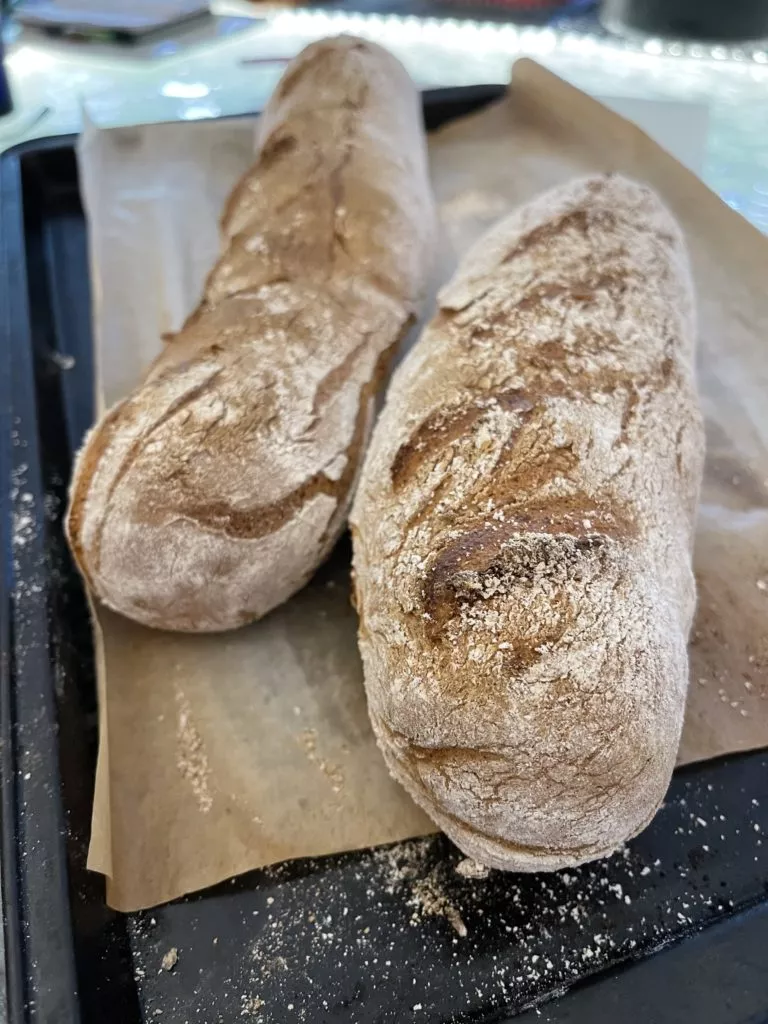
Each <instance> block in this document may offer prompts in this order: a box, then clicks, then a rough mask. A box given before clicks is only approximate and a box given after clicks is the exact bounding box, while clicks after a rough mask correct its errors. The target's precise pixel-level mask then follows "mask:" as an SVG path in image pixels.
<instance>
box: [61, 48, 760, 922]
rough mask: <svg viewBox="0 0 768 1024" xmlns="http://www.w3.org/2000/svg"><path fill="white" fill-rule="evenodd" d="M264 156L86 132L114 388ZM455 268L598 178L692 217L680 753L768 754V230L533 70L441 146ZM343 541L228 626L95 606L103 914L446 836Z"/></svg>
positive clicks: (232, 142)
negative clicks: (573, 188) (697, 405)
mask: <svg viewBox="0 0 768 1024" xmlns="http://www.w3.org/2000/svg"><path fill="white" fill-rule="evenodd" d="M252 150H253V124H252V123H248V122H245V121H226V122H213V123H212V122H207V123H204V124H200V123H198V124H175V125H154V126H149V127H144V128H131V129H116V130H110V131H107V132H104V131H96V130H94V129H92V128H89V129H87V130H86V133H85V135H84V138H83V141H82V145H81V149H80V154H79V156H80V165H81V173H82V175H83V185H84V194H85V201H86V206H87V212H88V217H89V230H90V241H91V259H92V268H93V269H92V274H93V280H94V294H95V296H96V301H95V325H96V339H97V349H98V366H99V372H98V381H99V391H100V395H99V399H100V401H104V400H106V402H107V403H110V402H112V401H113V400H114V399H116V398H118V397H120V396H121V395H123V394H124V393H125V392H126V391H127V390H128V389H129V388H130V387H131V386H132V385H133V384H134V382H136V381H137V380H138V379H140V377H141V373H142V371H143V369H144V368H145V367H146V365H147V363H148V362H149V361H150V359H151V358H152V357H153V356H154V355H155V354H156V351H157V349H158V347H159V346H160V344H161V341H160V338H161V335H162V334H163V332H165V331H168V330H173V329H175V328H176V327H178V326H179V324H180V322H181V321H182V319H183V317H184V316H185V315H186V313H187V312H188V311H189V309H190V308H191V307H192V306H193V305H194V303H195V301H196V299H197V297H198V294H199V290H200V286H201V282H202V279H203V277H204V275H205V273H206V272H207V271H208V269H209V267H210V265H211V264H212V262H213V260H214V259H215V255H216V250H217V227H216V220H217V216H218V212H219V210H220V209H221V207H222V205H223V202H224V199H225V197H226V195H227V194H228V192H229V190H230V188H231V187H232V185H233V184H234V182H235V180H236V178H237V177H238V175H239V174H240V173H241V171H242V170H243V169H244V168H245V167H246V166H247V165H248V163H249V161H250V159H251V156H252ZM430 151H431V160H432V173H433V181H434V185H435V189H436V192H437V195H438V199H439V202H440V209H441V214H442V219H443V229H444V234H445V244H444V245H443V246H442V247H441V252H442V263H443V265H442V267H441V268H440V276H442V277H444V276H445V275H446V274H447V273H449V272H450V269H451V266H452V265H453V263H454V262H455V260H456V258H457V256H458V254H460V253H461V251H463V249H464V248H465V247H466V246H467V245H468V244H469V243H470V242H471V241H472V240H473V239H474V238H475V237H476V236H477V234H478V233H479V232H480V231H482V230H484V229H485V228H486V227H487V226H488V225H489V224H490V223H492V222H493V221H494V220H496V219H497V218H498V217H499V216H501V215H503V213H504V212H505V211H506V210H507V209H508V208H509V207H510V206H514V205H516V204H518V203H520V202H522V201H525V200H526V199H528V198H530V197H531V196H532V195H534V194H535V193H537V192H539V191H540V190H542V189H544V188H547V187H549V186H551V185H554V184H556V183H558V182H561V181H564V180H567V179H568V178H569V177H571V176H573V175H576V174H582V173H586V172H589V171H594V170H600V171H611V170H617V171H622V172H624V173H626V174H628V175H631V176H633V177H635V178H637V179H638V180H641V181H645V182H647V183H648V184H650V185H652V186H653V187H654V188H655V189H656V190H657V191H658V192H659V193H660V194H661V195H662V197H663V198H664V200H665V201H666V203H667V204H668V205H669V206H670V208H671V209H672V210H673V211H674V213H675V214H676V215H677V217H678V218H679V220H680V222H681V223H682V225H683V227H684V229H685V232H686V235H687V238H688V244H689V247H690V250H691V254H692V259H693V265H694V273H695V279H696V285H697V289H698V295H699V306H700V323H701V330H700V359H699V363H700V386H701V391H702V396H703V404H704V409H705V415H706V420H707V436H708V445H709V450H708V457H707V467H706V480H705V485H704V491H703V496H702V505H701V511H700V520H699V527H698V532H697V537H696V551H695V563H696V573H697V577H698V583H699V611H698V616H697V621H696V624H695V630H694V634H693V637H692V643H691V664H692V668H691V675H692V681H691V689H690V698H689V705H688V712H687V718H686V725H685V730H684V736H683V741H682V746H681V751H680V760H681V762H685V761H694V760H700V759H704V758H708V757H713V756H715V755H718V754H722V753H725V752H729V751H735V750H746V749H750V748H754V747H759V746H764V745H768V632H767V631H766V624H767V623H768V400H767V396H768V290H767V289H766V281H767V280H768V273H767V272H768V239H766V238H764V237H763V236H762V235H761V234H760V233H759V232H758V231H757V230H756V229H754V228H752V227H751V226H750V225H749V224H748V223H747V222H746V221H744V220H743V219H742V218H741V217H740V216H739V215H737V214H736V213H734V212H733V211H732V210H731V209H729V207H727V206H726V205H725V204H724V203H722V202H721V201H720V200H719V199H718V198H717V197H716V196H715V195H714V194H713V193H711V192H710V191H709V190H708V189H707V188H706V187H705V186H704V185H703V184H702V183H701V182H700V181H699V180H698V179H697V178H696V177H695V176H694V175H693V174H691V173H690V172H689V171H687V170H686V169H685V168H684V167H683V166H682V165H681V164H679V163H678V162H677V161H676V160H675V159H674V158H672V157H671V156H670V155H669V154H667V153H666V152H664V151H663V150H662V149H661V148H659V146H657V145H656V143H654V142H652V141H651V140H650V139H649V138H648V137H647V136H646V135H644V134H643V133H642V132H641V131H640V130H639V129H638V128H636V127H635V126H634V125H632V124H630V123H629V122H627V121H625V120H623V119H622V118H620V117H619V116H617V115H616V114H614V113H611V112H610V111H609V110H607V109H606V108H605V107H603V106H601V105H600V104H599V103H597V102H596V101H595V100H592V99H590V98H589V97H587V96H585V95H584V94H583V93H581V92H579V91H578V90H576V89H574V88H572V87H570V86H568V85H566V84H565V83H563V82H562V81H560V80H559V79H557V78H556V77H555V76H553V75H552V74H550V73H549V72H547V71H545V70H544V69H543V68H541V67H539V66H538V65H536V64H534V63H533V62H531V61H528V60H524V61H519V62H518V63H517V64H516V65H515V70H514V76H513V83H512V88H511V90H510V93H509V94H508V96H507V98H505V99H504V100H503V101H501V102H500V103H499V104H498V105H496V106H494V107H492V108H490V109H488V110H486V111H484V112H481V113H479V114H476V115H473V116H470V117H469V118H466V119H464V120H462V121H460V122H455V123H454V124H452V125H450V126H448V127H447V128H445V129H444V130H442V131H441V132H440V133H438V134H437V135H436V136H434V137H433V138H432V140H431V146H430ZM348 576H349V548H348V542H347V541H344V542H342V543H341V544H340V546H339V548H338V549H337V550H336V552H335V553H334V555H333V556H332V558H331V560H330V562H329V563H328V564H327V565H326V566H325V567H324V568H323V569H322V570H321V571H320V572H319V573H318V574H317V576H316V577H315V579H314V580H313V581H312V582H311V583H310V585H309V586H308V587H307V588H306V589H305V590H304V591H302V592H301V593H300V594H299V595H297V596H296V597H295V598H294V599H293V600H292V601H290V602H289V603H288V604H286V605H284V606H283V607H282V608H279V609H277V610H276V611H275V612H273V613H272V614H271V615H269V616H268V617H267V618H266V619H264V620H263V621H262V622H260V623H257V624H256V625H254V626H251V627H247V628H245V629H243V630H240V631H237V632H234V633H230V634H225V635H218V636H199V637H194V636H186V635H179V634H169V633H159V632H153V631H151V630H147V629H144V628H142V627H140V626H137V625H135V624H133V623H131V622H129V621H128V620H125V619H122V618H120V617H119V616H116V615H113V614H111V613H109V612H107V611H106V610H104V609H103V608H97V609H96V611H95V616H96V621H95V636H96V648H97V667H98V677H99V687H100V698H101V704H100V728H101V735H100V747H99V760H98V768H97V780H96V793H95V801H94V811H93V831H92V837H91V847H90V853H89V866H90V867H91V868H93V869H94V870H97V871H100V872H102V873H103V874H105V875H106V876H107V879H108V884H107V894H108V900H109V902H110V904H111V905H112V906H114V907H116V908H118V909H122V910H133V909H137V908H140V907H146V906H151V905H153V904H156V903H160V902H164V901H166V900H169V899H172V898H174V897H177V896H180V895H182V894H184V893H187V892H191V891H194V890H196V889H200V888H202V887H204V886H207V885H211V884H213V883H215V882H217V881H220V880H222V879H225V878H227V877H230V876H232V875H235V874H238V873H240V872H243V871H246V870H249V869H252V868H256V867H259V866H263V865H265V864H268V863H272V862H276V861H279V860H283V859H287V858H292V857H301V856H309V855H320V854H327V853H332V852H338V851H341V850H348V849H353V848H359V847H363V846H370V845H374V844H378V843H384V842H389V841H394V840H397V839H402V838H405V837H409V836H414V835H418V834H423V833H425V832H429V831H433V830H434V826H433V825H432V824H431V822H430V821H429V820H428V819H427V818H426V817H425V816H424V815H423V814H422V813H421V811H419V810H418V809H417V808H416V807H415V806H414V805H413V804H412V803H411V801H410V800H409V798H408V797H407V796H406V795H405V793H404V792H403V791H402V790H401V789H400V788H399V787H398V786H397V785H396V784H395V783H393V782H392V781H391V780H390V779H389V777H388V775H387V773H386V770H385V769H384V765H383V762H382V759H381V757H380V755H379V753H378V750H377V749H376V746H375V743H374V740H373V736H372V734H371V731H370V728H369V725H368V719H367V714H366V709H365V697H364V691H363V685H362V677H361V668H360V663H359V659H358V655H357V649H356V641H355V627H356V623H355V615H354V612H353V611H352V609H351V607H350V604H349V585H348Z"/></svg>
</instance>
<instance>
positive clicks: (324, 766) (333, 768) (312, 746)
mask: <svg viewBox="0 0 768 1024" xmlns="http://www.w3.org/2000/svg"><path fill="white" fill-rule="evenodd" d="M294 713H295V709H294ZM298 743H299V746H300V747H301V748H302V749H303V751H304V753H305V754H306V755H307V760H308V761H310V762H311V763H312V764H315V765H317V767H318V768H319V769H320V771H321V772H322V773H323V775H325V776H326V777H327V779H328V781H329V782H330V783H331V789H332V790H333V792H334V793H340V792H341V788H342V786H343V785H344V773H343V772H342V770H341V768H340V767H339V765H337V764H334V763H333V762H332V761H326V760H324V759H323V758H321V757H320V756H319V755H318V753H317V730H316V729H302V731H301V732H300V733H299V736H298Z"/></svg>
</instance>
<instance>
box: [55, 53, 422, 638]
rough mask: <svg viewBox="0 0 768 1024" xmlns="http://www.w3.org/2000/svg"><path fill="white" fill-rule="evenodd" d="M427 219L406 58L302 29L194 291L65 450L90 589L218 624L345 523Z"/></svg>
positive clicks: (246, 613)
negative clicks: (105, 407)
mask: <svg viewBox="0 0 768 1024" xmlns="http://www.w3.org/2000/svg"><path fill="white" fill-rule="evenodd" d="M433 226H434V213H433V201H432V197H431V192H430V185H429V179H428V173H427V164H426V146H425V140H424V133H423V128H422V121H421V106H420V102H419V97H418V94H417V92H416V90H415V88H414V86H413V84H412V82H411V80H410V79H409V77H408V75H407V73H406V72H405V70H404V68H403V67H402V66H401V65H400V64H399V63H398V61H397V60H396V59H395V58H394V57H393V56H392V55H391V54H389V53H387V52H386V51H385V50H383V49H381V48H380V47H378V46H375V45H373V44H371V43H368V42H364V41H362V40H359V39H354V38H351V37H344V36H342V37H339V38H336V39H329V40H324V41H322V42H319V43H315V44H313V45H311V46H309V47H307V49H306V50H304V51H303V53H301V54H300V55H299V56H298V57H297V58H296V60H294V61H293V62H292V63H291V64H290V65H289V66H288V68H287V70H286V72H285V74H284V75H283V77H282V79H281V81H280V83H279V84H278V86H277V89H276V91H275V93H274V96H273V97H272V99H271V101H270V103H269V105H268V107H267V109H266V111H265V113H264V115H263V117H262V118H261V121H260V129H259V149H258V157H257V160H256V163H255V165H254V166H253V168H252V169H251V170H250V171H249V172H248V173H247V174H246V175H245V177H244V178H243V180H242V181H241V182H240V184H239V185H238V186H237V188H236V189H235V191H234V193H233V195H232V197H231V199H230V201H229V203H228V206H227V208H226V211H225V214H224V218H223V232H224V249H223V253H222V256H221V258H220V260H219V262H218V263H217V264H216V266H215V267H214V269H213V271H212V273H211V274H210V276H209V279H208V281H207V284H206V287H205V293H204V296H203V299H202V301H201V303H200V306H199V307H198V308H197V310H195V312H194V313H193V314H192V316H191V317H190V318H189V320H188V321H187V323H186V324H185V325H184V327H183V328H182V330H181V331H180V333H179V334H177V335H176V336H175V337H174V338H173V339H172V340H170V341H169V343H168V344H167V345H166V347H165V350H164V351H163V352H162V354H161V355H160V357H159V358H158V359H157V361H156V362H155V363H154V365H153V366H152V368H151V370H150V372H149V374H148V376H147V378H146V381H145V382H144V383H143V384H142V385H141V386H140V387H139V388H138V389H137V390H136V391H135V392H134V393H133V394H132V395H131V396H130V397H129V398H127V399H126V400H125V401H123V402H121V403H120V404H118V405H116V406H115V407H114V408H112V409H111V410H110V411H109V412H108V413H107V414H106V416H105V417H104V418H103V419H102V420H101V422H100V423H99V424H98V425H97V426H96V427H95V428H94V430H93V431H92V432H91V434H90V436H89V437H88V439H87V442H86V444H85V447H84V449H83V450H82V452H81V453H80V456H79V458H78V461H77V465H76V469H75V474H74V481H73V484H72V490H71V504H70V511H69V518H68V532H69V538H70V543H71V546H72V549H73V551H74V554H75V557H76V559H77V562H78V564H79V566H80V568H81V570H82V572H83V574H84V576H85V577H86V579H87V581H88V583H89V584H90V586H91V588H92V590H93V591H94V592H95V594H96V595H97V596H98V597H99V598H100V599H101V600H102V601H103V602H104V603H105V604H107V605H109V606H110V607H111V608H114V609H115V610H117V611H119V612H122V613H124V614H125V615H128V616H130V617H131V618H133V619H136V620H138V621H139V622H142V623H145V624H146V625H148V626H155V627H158V628H163V629H178V630H200V631H202V630H220V629H228V628H231V627H234V626H238V625H241V624H243V623H245V622H248V621H251V620H253V619H256V618H259V617H260V616H262V615H264V614H265V613H266V612H268V611H269V610H270V609H271V608H274V607H275V606H276V605H277V604H279V603H280V602H282V601H285V600H286V599H287V598H288V597H290V596H291V595H292V594H293V593H294V592H295V591H296V590H298V589H299V588H300V587H301V586H302V585H303V584H304V583H305V582H306V581H307V580H308V579H309V577H310V576H311V575H312V573H313V572H314V570H315V569H316V567H317V566H318V564H319V563H320V562H321V561H322V560H323V558H324V557H325V556H326V555H327V553H328V552H329V551H330V549H331V547H332V546H333V543H334V541H335V540H336V538H337V537H338V535H339V533H340V531H341V529H342V528H343V526H344V524H345V521H346V515H347V511H348V504H349V500H350V498H351V493H352V489H353V486H354V484H355V482H356V477H357V473H358V469H359V465H360V462H361V459H362V455H363V453H364V450H365V446H366V442H367V439H368V434H369V429H370V425H371V418H372V410H373V404H374V400H375V395H376V392H377V390H378V389H379V388H380V385H381V384H382V382H383V379H384V377H385V372H386V369H387V367H388V364H389V362H390V359H391V357H392V356H393V354H394V351H395V349H396V347H397V344H398V342H399V340H400V338H401V337H402V335H403V334H404V332H405V331H406V329H407V327H408V326H409V324H410V323H411V322H412V320H413V318H414V314H415V313H416V311H417V308H418V305H419V302H420V300H421V297H422V295H423V293H424V290H425V286H426V282H427V278H428V274H429V269H430V263H431V258H432V248H433ZM137 301H139V297H138V296H137Z"/></svg>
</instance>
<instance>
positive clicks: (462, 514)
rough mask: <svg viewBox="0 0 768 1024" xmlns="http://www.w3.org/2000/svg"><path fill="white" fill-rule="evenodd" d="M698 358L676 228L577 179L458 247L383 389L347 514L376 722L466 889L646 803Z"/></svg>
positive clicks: (600, 851) (676, 692) (558, 854)
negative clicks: (460, 862) (459, 257)
mask: <svg viewBox="0 0 768 1024" xmlns="http://www.w3.org/2000/svg"><path fill="white" fill-rule="evenodd" d="M694 335H695V323H694V307H693V295H692V286H691V282H690V275H689V269H688V261H687V256H686V252H685V248H684V244H683V240H682V238H681V235H680V232H679V229H678V227H677V225H676V224H675V222H674V220H673V218H672V217H671V215H670V214H669V213H668V212H667V211H666V210H665V209H664V207H663V206H662V205H661V203H660V202H659V200H658V199H657V197H656V196H655V195H654V194H653V193H652V192H651V191H650V190H649V189H647V188H644V187H642V186H640V185H637V184H634V183H633V182H630V181H627V180H625V179H623V178H620V177H617V176H605V177H594V178H589V179H585V180H579V181H575V182H573V183H571V184H569V185H566V186H562V187H560V188H557V189H555V190H553V191H552V192H549V193H547V194H546V195H543V196H541V197H540V198H538V199H537V200H535V201H534V202H532V203H530V204H528V205H527V206H525V207H523V208H522V209H520V210H519V211H518V212H516V213H515V214H513V215H512V216H510V217H509V218H507V219H505V220H504V221H502V222H501V223H500V224H498V225H497V226H496V227H495V228H494V229H493V230H492V231H490V232H489V233H488V234H487V235H486V236H485V237H484V238H483V239H481V240H480V241H479V242H478V243H477V244H476V245H475V246H474V247H473V249H472V250H471V251H470V253H469V254H468V255H467V256H466V258H465V259H464V261H463V263H462V264H461V266H460V268H459V270H458V271H457V273H456V275H455V276H454V278H453V280H452V281H451V282H450V283H449V284H448V285H447V286H446V287H445V288H444V289H443V292H442V293H441V296H440V308H439V310H438V312H437V315H436V316H435V318H434V320H433V322H432V323H431V324H430V325H429V326H428V327H427V329H426V330H425V332H424V334H423V336H422V338H421V339H420V341H419V342H418V343H417V345H416V347H415V348H414V349H413V351H412V352H411V353H410V354H409V356H408V357H407V359H406V360H405V361H404V363H403V365H402V366H401V367H400V368H399V370H398V371H397V373H396V374H395V377H394V379H393V382H392V384H391V387H390V389H389V392H388V395H387V401H386V405H385V408H384V411H383V413H382V416H381V417H380V419H379V422H378V423H377V425H376V428H375V430H374V434H373V439H372V442H371V446H370V449H369V453H368V456H367V458H366V461H365V465H364V468H363V473H362V476H361V482H360V486H359V489H358V493H357V497H356V499H355V502H354V507H353V515H352V524H353V541H354V565H355V588H356V603H357V608H358V612H359V614H360V649H361V652H362V656H363V662H364V667H365V683H366V689H367V692H368V703H369V709H370V714H371V720H372V722H373V726H374V729H375V731H376V735H377V738H378V741H379V744H380V746H381V749H382V751H383V753H384V756H385V758H386V760H387V764H388V766H389V768H390V771H391V772H392V774H393V775H394V776H395V778H397V779H398V780H399V781H400V782H401V783H402V784H403V785H404V786H405V787H406V788H407V789H408V791H409V792H410V793H411V794H412V796H413V797H414V799H415V800H416V801H417V802H418V803H419V804H421V806H422V807H424V809H425V810H426V811H427V812H428V813H429V814H430V815H431V816H432V817H433V819H434V820H435V821H436V822H437V824H438V825H440V827H441V828H443V829H444V830H445V831H446V832H447V833H448V835H449V836H450V837H451V838H452V839H453V840H454V841H455V842H456V843H457V844H458V845H459V846H460V847H461V848H462V849H463V850H464V851H465V853H467V854H469V855H470V856H472V857H475V858H476V859H477V860H479V861H481V862H482V863H484V864H488V865H490V866H492V867H498V868H506V869H512V870H523V871H528V870H554V869H557V868H560V867H564V866H567V865H573V864H578V863H580V862H582V861H585V860H591V859H594V858H596V857H600V856H604V855H606V854H609V853H610V852H611V851H612V850H614V849H615V848H616V847H617V846H618V845H619V844H620V843H621V842H622V841H624V840H625V839H628V838H629V837H630V836H632V835H634V834H635V833H637V832H638V831H639V830H640V829H642V828H643V827H644V826H645V825H646V824H647V823H648V822H649V821H650V819H651V818H652V817H653V815H654V813H655V811H656V809H657V807H658V806H659V804H660V802H661V800H662V798H663V796H664V793H665V790H666V788H667V785H668V782H669V778H670V775H671V772H672V769H673V766H674V763H675V756H676V752H677V746H678V741H679V737H680V730H681V727H682V721H683V710H684V705H685V694H686V688H687V679H688V664H687V653H686V643H687V637H688V631H689V628H690V623H691V617H692V614H693V609H694V601H695V591H694V581H693V574H692V569H691V544H692V532H693V524H694V517H695V509H696V502H697V496H698V489H699V485H700V479H701V473H702V463H703V449H704V441H703V431H702V422H701V416H700V413H699V409H698V402H697V397H696V390H695V381H694V368H693V363H694Z"/></svg>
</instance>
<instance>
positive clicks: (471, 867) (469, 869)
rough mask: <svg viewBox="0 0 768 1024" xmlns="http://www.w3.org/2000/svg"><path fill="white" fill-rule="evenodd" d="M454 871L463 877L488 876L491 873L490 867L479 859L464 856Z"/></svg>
mask: <svg viewBox="0 0 768 1024" xmlns="http://www.w3.org/2000/svg"><path fill="white" fill-rule="evenodd" d="M454 871H455V872H456V874H457V875H461V877H462V878H487V877H488V875H489V874H490V873H491V869H490V868H488V867H486V866H485V864H481V863H480V862H479V861H476V860H473V859H472V858H471V857H464V858H463V859H462V860H460V861H459V863H458V864H457V865H456V867H455V868H454Z"/></svg>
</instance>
